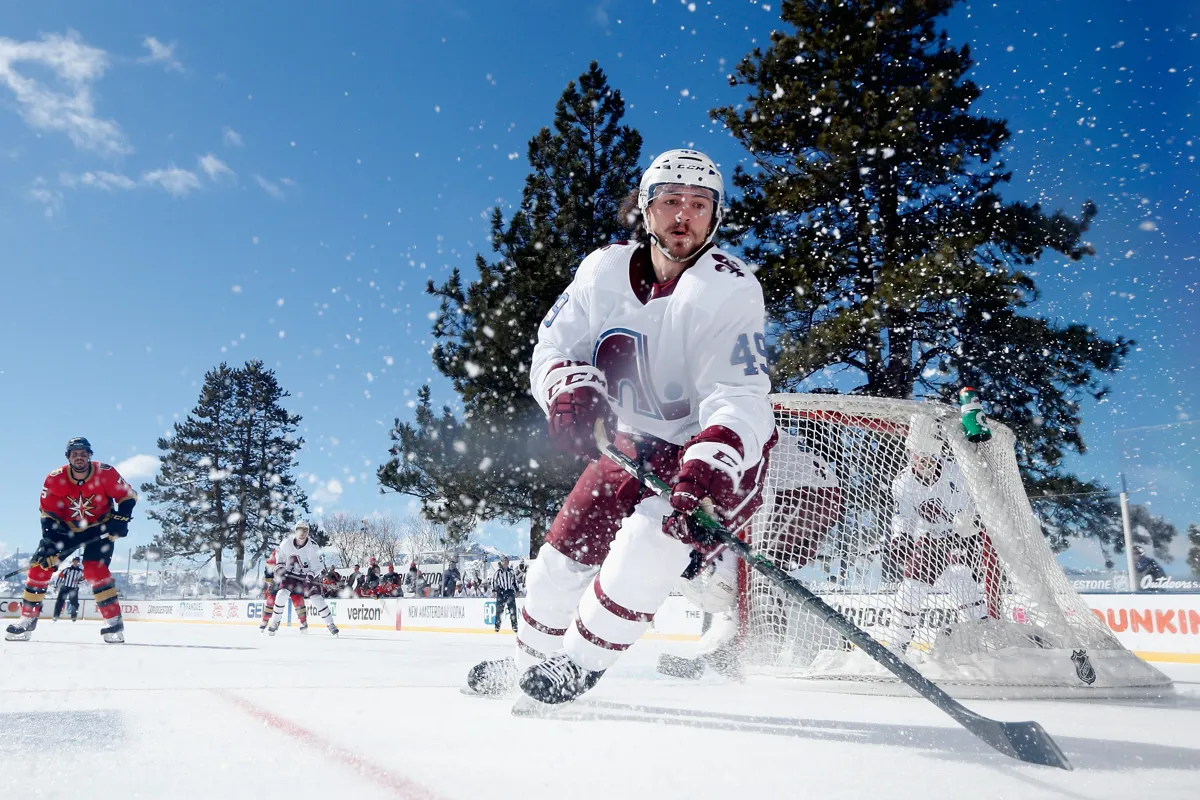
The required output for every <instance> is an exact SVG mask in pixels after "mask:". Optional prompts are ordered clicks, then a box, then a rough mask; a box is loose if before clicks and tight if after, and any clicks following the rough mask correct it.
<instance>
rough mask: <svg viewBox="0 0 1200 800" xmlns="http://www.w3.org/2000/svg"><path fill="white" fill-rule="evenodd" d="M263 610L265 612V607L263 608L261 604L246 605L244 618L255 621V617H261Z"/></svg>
mask: <svg viewBox="0 0 1200 800" xmlns="http://www.w3.org/2000/svg"><path fill="white" fill-rule="evenodd" d="M264 610H265V607H264V606H263V604H262V603H247V604H246V618H247V619H255V618H257V617H261V616H262V615H263V611H264Z"/></svg>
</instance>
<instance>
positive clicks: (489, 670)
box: [463, 658, 520, 696]
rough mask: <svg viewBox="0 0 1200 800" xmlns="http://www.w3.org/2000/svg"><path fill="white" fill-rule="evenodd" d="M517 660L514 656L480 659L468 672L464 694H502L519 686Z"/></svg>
mask: <svg viewBox="0 0 1200 800" xmlns="http://www.w3.org/2000/svg"><path fill="white" fill-rule="evenodd" d="M519 677H520V675H519V674H518V673H517V662H516V660H515V659H512V658H502V659H500V660H498V661H480V662H479V663H478V664H476V665H475V666H473V667H471V671H470V672H468V673H467V688H466V689H465V690H464V691H463V694H478V695H487V696H494V695H502V694H508V693H509V692H510V691H512V690H513V689H515V688H517V678H519Z"/></svg>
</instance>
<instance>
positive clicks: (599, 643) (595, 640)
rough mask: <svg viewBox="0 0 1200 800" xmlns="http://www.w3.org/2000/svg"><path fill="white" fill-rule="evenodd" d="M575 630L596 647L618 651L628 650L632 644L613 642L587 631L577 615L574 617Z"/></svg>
mask: <svg viewBox="0 0 1200 800" xmlns="http://www.w3.org/2000/svg"><path fill="white" fill-rule="evenodd" d="M575 630H577V631H579V635H580V636H582V637H583V638H584V639H587V640H588V641H589V642H591V643H592V644H594V645H596V647H603V648H604V649H605V650H615V651H617V652H618V653H619V652H621V651H623V650H628V649H629V648H630V647H631V645H632V643H630V644H613V643H612V642H610V641H608V640H607V639H601V638H600V637H599V636H597V635H596V634H594V633H592V632H591V631H589V630H588V629H587V627H586V626H585V625H584V624H583V622H582V621H580V619H579V618H578V617H576V618H575Z"/></svg>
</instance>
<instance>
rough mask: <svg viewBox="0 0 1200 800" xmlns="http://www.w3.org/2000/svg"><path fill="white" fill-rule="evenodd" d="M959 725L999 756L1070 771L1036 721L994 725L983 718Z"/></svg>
mask: <svg viewBox="0 0 1200 800" xmlns="http://www.w3.org/2000/svg"><path fill="white" fill-rule="evenodd" d="M960 722H963V721H962V720H960ZM963 725H964V727H966V728H967V729H968V730H970V731H971V733H973V734H975V735H976V736H978V737H979V738H980V739H983V740H984V741H985V742H987V743H988V744H990V745H991V746H992V747H994V748H996V749H997V750H999V751H1000V752H1001V753H1004V754H1005V755H1008V756H1012V757H1013V758H1015V759H1017V760H1018V761H1024V762H1026V763H1027V764H1038V765H1040V766H1044V767H1058V768H1059V769H1065V770H1073V769H1074V767H1072V766H1071V762H1070V761H1068V760H1067V757H1066V755H1065V754H1064V753H1063V751H1062V750H1061V749H1060V748H1059V746H1058V743H1057V742H1055V741H1054V740H1053V739H1051V738H1050V734H1048V733H1046V730H1045V729H1044V728H1043V727H1042V726H1041V725H1039V724H1037V723H1036V722H998V721H996V720H994V719H988V718H987V717H978V718H976V719H972V720H969V721H966V722H963Z"/></svg>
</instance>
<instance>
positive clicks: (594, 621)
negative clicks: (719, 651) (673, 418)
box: [563, 497, 692, 670]
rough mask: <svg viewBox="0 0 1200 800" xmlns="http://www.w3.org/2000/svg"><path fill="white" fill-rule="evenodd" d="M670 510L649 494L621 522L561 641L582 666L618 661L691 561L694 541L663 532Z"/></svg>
mask: <svg viewBox="0 0 1200 800" xmlns="http://www.w3.org/2000/svg"><path fill="white" fill-rule="evenodd" d="M669 514H671V506H670V505H669V504H668V503H667V501H666V500H664V499H662V498H661V497H650V498H647V499H646V500H643V501H642V502H641V503H639V504H638V506H637V508H636V509H634V512H633V514H631V515H630V516H628V517H626V518H625V520H624V521H623V522H622V523H621V529H620V530H619V531H617V537H616V540H615V541H614V542H613V545H612V549H611V550H610V551H609V553H608V558H606V559H605V560H604V564H603V566H601V567H600V574H599V575H597V576H596V579H595V580H594V581H593V582H592V585H591V588H590V589H589V590H587V591H585V592H584V593H583V597H582V598H581V599H580V601H579V612H578V615H577V616H576V618H575V621H574V622H573V623H572V624H571V627H570V628H568V629H567V635H566V637H565V639H564V642H563V646H564V648H565V649H566V651H567V654H568V655H569V656H570V657H571V660H572V661H574V662H575V663H576V664H579V665H580V666H581V667H584V668H586V669H590V670H603V669H608V668H609V667H611V666H612V665H613V664H614V663H616V660H617V659H618V658H619V657H620V655H621V653H622V652H624V651H625V650H627V649H629V646H630V645H632V644H633V643H634V642H636V641H637V640H638V638H639V637H641V635H642V633H643V632H645V630H646V628H648V627H649V626H650V622H651V621H652V620H653V619H654V614H655V612H657V611H658V607H659V606H661V605H662V603H663V601H664V600H666V599H667V595H668V594H670V593H671V587H673V586H674V585H675V582H676V581H677V580H678V579H679V575H680V574H681V573H682V572H683V570H684V569H685V568H686V567H687V565H688V563H689V562H690V561H691V552H692V548H691V545H687V544H684V543H683V542H681V541H679V540H678V539H673V538H671V537H670V536H667V535H666V534H665V533H663V532H662V520H663V517H666V516H668V515H669Z"/></svg>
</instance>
